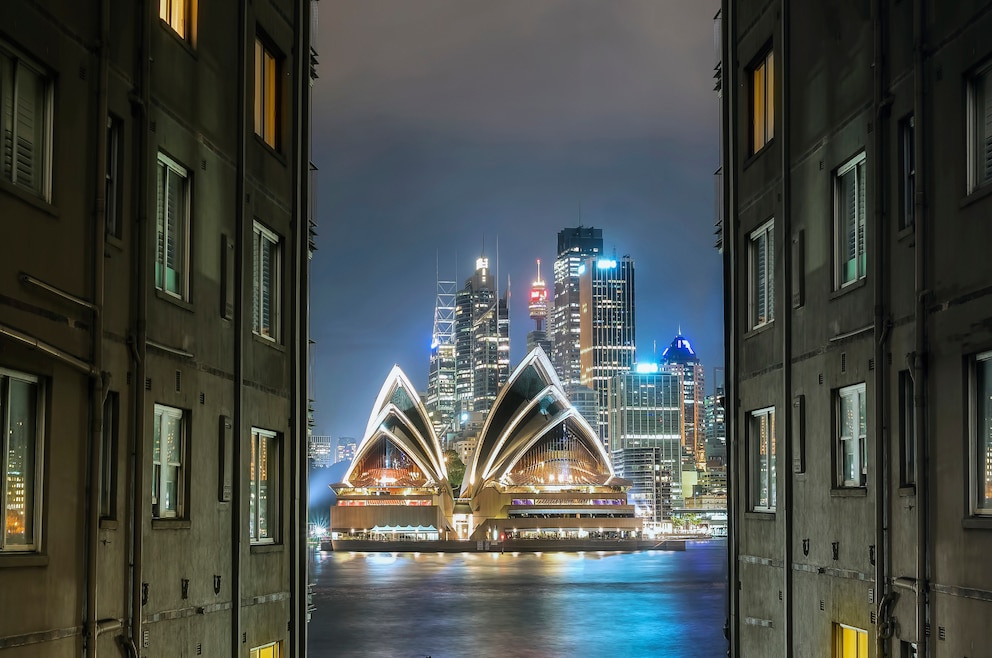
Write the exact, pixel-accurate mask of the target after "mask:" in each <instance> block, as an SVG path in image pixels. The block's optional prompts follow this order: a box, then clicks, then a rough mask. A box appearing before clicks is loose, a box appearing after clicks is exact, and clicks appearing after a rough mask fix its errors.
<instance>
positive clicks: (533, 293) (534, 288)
mask: <svg viewBox="0 0 992 658" xmlns="http://www.w3.org/2000/svg"><path fill="white" fill-rule="evenodd" d="M529 308H530V317H531V319H532V320H534V322H535V323H536V324H537V330H538V331H544V321H545V320H546V319H547V317H548V289H547V288H546V287H545V286H544V279H542V278H541V259H540V258H538V259H537V279H535V281H534V283H533V284H531V288H530V306H529Z"/></svg>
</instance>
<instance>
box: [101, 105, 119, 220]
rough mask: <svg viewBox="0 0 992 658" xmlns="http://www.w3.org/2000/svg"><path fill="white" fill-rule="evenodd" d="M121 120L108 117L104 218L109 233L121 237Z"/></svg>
mask: <svg viewBox="0 0 992 658" xmlns="http://www.w3.org/2000/svg"><path fill="white" fill-rule="evenodd" d="M120 177H121V120H120V119H118V118H117V117H114V116H108V117H107V162H106V171H105V178H106V184H105V187H104V208H103V218H104V226H105V230H106V233H107V235H110V236H113V237H115V238H119V237H121V218H120V187H121V186H120V184H119V181H120Z"/></svg>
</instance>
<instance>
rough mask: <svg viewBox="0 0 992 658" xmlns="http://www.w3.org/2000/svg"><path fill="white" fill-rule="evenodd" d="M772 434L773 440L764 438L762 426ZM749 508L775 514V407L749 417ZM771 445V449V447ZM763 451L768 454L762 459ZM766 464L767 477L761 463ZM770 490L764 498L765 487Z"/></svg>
mask: <svg viewBox="0 0 992 658" xmlns="http://www.w3.org/2000/svg"><path fill="white" fill-rule="evenodd" d="M762 421H764V425H765V427H766V428H768V431H769V432H770V433H769V434H768V436H767V438H768V439H770V441H767V440H766V439H763V438H762V437H761V430H760V428H761V424H762ZM747 432H748V459H749V461H750V463H749V464H748V503H749V504H748V507H749V510H750V511H752V512H760V513H765V514H768V513H771V514H774V513H775V510H776V507H777V505H778V495H777V485H778V478H777V471H776V468H777V443H778V441H777V438H776V436H775V407H774V406H771V407H763V408H761V409H755V410H754V411H751V412H750V413H749V414H748V423H747ZM769 444H770V450H769V449H768V445H769ZM762 449H765V450H766V452H767V454H766V455H765V457H762ZM763 462H764V466H765V470H764V475H763V472H762V464H763ZM763 486H764V487H765V490H766V491H767V493H766V495H765V496H762V495H761V491H762V487H763Z"/></svg>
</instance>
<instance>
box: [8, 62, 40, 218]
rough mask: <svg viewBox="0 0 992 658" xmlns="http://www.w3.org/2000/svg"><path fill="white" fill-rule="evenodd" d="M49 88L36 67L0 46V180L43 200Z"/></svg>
mask: <svg viewBox="0 0 992 658" xmlns="http://www.w3.org/2000/svg"><path fill="white" fill-rule="evenodd" d="M51 88H52V85H51V83H50V82H49V79H48V77H47V76H46V75H45V74H44V73H43V72H42V70H41V68H40V67H38V66H36V65H33V64H31V63H29V62H27V61H25V60H24V59H22V58H21V57H19V56H18V55H16V54H15V53H14V52H13V51H10V50H7V49H6V48H5V47H4V45H3V44H0V133H2V134H3V161H2V171H0V178H2V179H3V180H5V181H8V182H10V183H13V184H14V185H16V186H18V187H20V188H23V189H25V190H27V191H29V192H30V193H32V194H34V195H35V196H39V197H41V198H42V199H45V200H48V198H49V191H50V187H51V181H50V178H51V171H50V167H51V162H50V149H51V141H52V135H51V132H52V117H51V114H52V112H51Z"/></svg>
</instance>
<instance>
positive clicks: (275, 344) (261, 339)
mask: <svg viewBox="0 0 992 658" xmlns="http://www.w3.org/2000/svg"><path fill="white" fill-rule="evenodd" d="M251 337H252V339H253V340H254V341H255V342H256V343H261V344H262V345H266V346H268V347H271V348H272V349H274V350H278V351H279V352H285V351H286V347H285V346H284V345H282V344H281V343H279V341H277V340H274V339H272V338H266V337H265V336H262V335H261V334H256V333H255V332H254V331H253V332H251Z"/></svg>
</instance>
